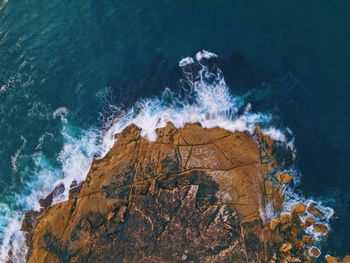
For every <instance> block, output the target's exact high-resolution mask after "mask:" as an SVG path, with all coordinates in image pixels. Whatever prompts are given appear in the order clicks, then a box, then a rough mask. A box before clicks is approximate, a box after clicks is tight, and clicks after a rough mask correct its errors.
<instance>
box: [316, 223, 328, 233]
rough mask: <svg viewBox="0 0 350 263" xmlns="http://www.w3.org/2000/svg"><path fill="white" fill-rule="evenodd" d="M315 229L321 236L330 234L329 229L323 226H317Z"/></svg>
mask: <svg viewBox="0 0 350 263" xmlns="http://www.w3.org/2000/svg"><path fill="white" fill-rule="evenodd" d="M313 229H314V231H315V232H317V233H320V234H326V233H327V232H328V227H327V226H325V225H323V224H315V225H314V226H313Z"/></svg>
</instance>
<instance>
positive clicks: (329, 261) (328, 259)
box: [325, 255, 340, 263]
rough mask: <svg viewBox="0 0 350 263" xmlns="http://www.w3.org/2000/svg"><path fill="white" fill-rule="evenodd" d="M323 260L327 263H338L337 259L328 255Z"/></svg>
mask: <svg viewBox="0 0 350 263" xmlns="http://www.w3.org/2000/svg"><path fill="white" fill-rule="evenodd" d="M325 260H326V262H327V263H338V262H340V261H338V259H337V258H335V257H332V256H330V255H326V257H325Z"/></svg>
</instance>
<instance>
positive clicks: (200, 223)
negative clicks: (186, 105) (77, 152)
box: [22, 123, 317, 263]
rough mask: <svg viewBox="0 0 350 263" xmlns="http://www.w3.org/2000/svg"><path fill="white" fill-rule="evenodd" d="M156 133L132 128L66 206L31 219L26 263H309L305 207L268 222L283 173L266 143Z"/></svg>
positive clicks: (240, 135) (199, 132) (203, 133)
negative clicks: (151, 136)
mask: <svg viewBox="0 0 350 263" xmlns="http://www.w3.org/2000/svg"><path fill="white" fill-rule="evenodd" d="M156 132H157V135H158V137H157V140H156V141H155V142H150V141H148V140H147V139H145V138H143V137H142V136H141V131H140V129H139V128H138V127H136V126H135V125H130V126H128V127H127V128H125V129H124V130H123V131H122V132H121V133H119V134H117V135H116V138H117V140H116V142H115V143H114V146H113V147H112V149H111V150H110V152H109V153H108V154H107V155H106V156H105V157H104V158H102V159H99V160H94V161H93V163H92V166H91V169H90V171H89V173H88V175H87V177H86V180H85V181H84V182H83V183H82V184H81V185H79V186H78V185H77V184H74V185H72V187H71V191H70V192H71V193H70V195H69V198H70V199H69V200H67V201H64V202H61V203H57V204H54V205H51V206H49V207H47V208H46V209H45V210H43V212H42V214H40V215H35V216H33V215H31V214H30V213H27V214H26V217H25V220H24V221H23V227H22V228H23V230H24V231H28V232H29V235H27V237H28V239H27V241H28V245H29V253H28V255H27V262H28V263H31V262H38V263H41V262H134V263H136V262H149V263H153V262H154V263H155V262H157V263H159V262H181V261H183V260H188V261H193V262H219V263H223V262H239V263H241V262H242V263H244V262H249V263H250V262H252V263H254V262H268V260H270V259H271V260H274V261H275V262H283V260H294V259H300V260H301V262H308V259H307V256H306V255H304V249H307V247H309V246H310V245H312V244H313V240H312V238H311V237H310V238H309V239H307V238H306V237H305V236H304V237H303V238H302V240H298V237H299V236H300V235H301V234H302V228H301V227H300V226H299V223H298V222H297V221H298V220H297V218H299V214H302V213H304V212H305V210H306V207H305V206H304V205H303V204H298V205H297V206H296V207H294V208H293V211H292V215H289V214H284V215H281V216H279V217H278V218H276V219H273V220H271V221H269V219H268V216H267V212H266V211H268V209H273V211H274V213H275V214H280V213H281V212H282V210H283V202H284V197H283V194H282V193H281V191H280V190H281V189H280V187H281V185H280V184H277V183H276V182H275V180H271V179H270V178H269V177H268V176H267V175H268V174H272V173H273V171H275V170H278V169H279V167H278V164H277V162H276V160H275V159H274V157H273V155H272V148H273V142H272V140H271V139H270V138H269V137H267V136H264V135H262V134H261V133H260V131H259V129H256V132H255V134H254V137H252V136H251V135H250V134H249V133H248V132H235V133H230V132H228V131H226V130H224V129H220V128H213V129H205V128H202V127H201V126H200V125H198V124H188V125H185V127H183V128H181V129H176V128H175V127H174V125H172V124H171V123H169V124H168V125H167V126H166V127H164V128H161V129H158V130H157V131H156ZM283 176H284V175H281V182H282V183H283V182H284V183H286V182H287V181H288V180H291V179H290V178H289V177H286V178H284V177H283ZM283 178H284V179H283ZM287 179H288V180H287ZM78 187H79V188H78ZM73 189H75V190H74V191H73ZM49 199H52V198H51V197H49ZM49 203H50V202H47V204H45V206H46V205H48V204H49ZM264 213H265V214H266V215H265V214H264ZM316 225H317V224H315V225H314V227H315V226H316ZM305 243H307V244H308V245H307V246H306V245H304V244H305ZM271 255H273V256H271Z"/></svg>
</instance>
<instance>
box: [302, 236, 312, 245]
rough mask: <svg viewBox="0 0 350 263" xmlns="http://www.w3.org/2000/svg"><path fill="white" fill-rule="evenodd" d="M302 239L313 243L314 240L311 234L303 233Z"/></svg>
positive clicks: (307, 242)
mask: <svg viewBox="0 0 350 263" xmlns="http://www.w3.org/2000/svg"><path fill="white" fill-rule="evenodd" d="M301 240H302V241H303V242H305V243H306V244H312V243H313V242H314V241H313V238H312V236H309V235H303V237H302V238H301Z"/></svg>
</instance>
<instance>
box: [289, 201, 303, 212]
mask: <svg viewBox="0 0 350 263" xmlns="http://www.w3.org/2000/svg"><path fill="white" fill-rule="evenodd" d="M305 211H306V205H304V204H303V203H298V204H296V205H294V206H293V207H292V208H291V213H292V214H303V213H305Z"/></svg>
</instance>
